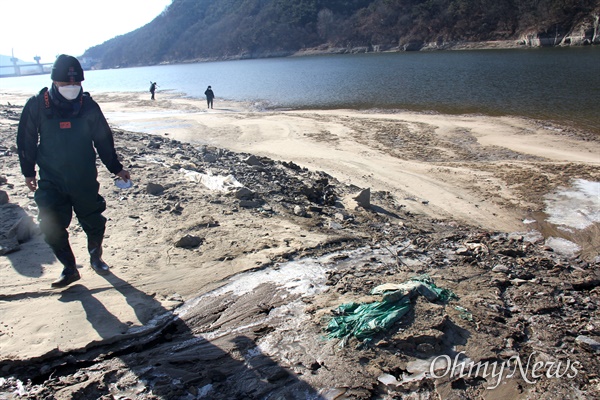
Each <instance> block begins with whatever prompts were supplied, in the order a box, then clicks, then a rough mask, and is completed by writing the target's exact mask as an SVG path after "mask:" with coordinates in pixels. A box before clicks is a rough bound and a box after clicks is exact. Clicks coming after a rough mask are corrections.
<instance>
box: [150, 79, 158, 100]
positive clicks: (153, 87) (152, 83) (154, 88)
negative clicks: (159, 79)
mask: <svg viewBox="0 0 600 400" xmlns="http://www.w3.org/2000/svg"><path fill="white" fill-rule="evenodd" d="M156 87H157V85H156V82H152V81H150V93H152V97H151V98H150V100H154V92H156Z"/></svg>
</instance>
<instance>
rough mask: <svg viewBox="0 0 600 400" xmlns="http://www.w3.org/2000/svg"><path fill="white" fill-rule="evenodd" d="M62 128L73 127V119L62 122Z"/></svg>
mask: <svg viewBox="0 0 600 400" xmlns="http://www.w3.org/2000/svg"><path fill="white" fill-rule="evenodd" d="M60 129H71V121H66V122H61V123H60Z"/></svg>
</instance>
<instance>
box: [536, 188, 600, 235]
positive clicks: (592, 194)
mask: <svg viewBox="0 0 600 400" xmlns="http://www.w3.org/2000/svg"><path fill="white" fill-rule="evenodd" d="M544 202H545V203H546V210H545V212H546V214H548V215H549V218H548V220H547V221H548V222H550V223H552V224H555V225H563V226H567V227H571V228H575V229H585V228H587V227H589V226H591V225H592V224H594V223H596V222H600V182H591V181H586V180H584V179H576V180H575V181H574V182H573V187H572V188H570V189H567V188H563V189H562V190H559V191H556V192H554V193H552V194H549V195H547V196H546V199H545V200H544Z"/></svg>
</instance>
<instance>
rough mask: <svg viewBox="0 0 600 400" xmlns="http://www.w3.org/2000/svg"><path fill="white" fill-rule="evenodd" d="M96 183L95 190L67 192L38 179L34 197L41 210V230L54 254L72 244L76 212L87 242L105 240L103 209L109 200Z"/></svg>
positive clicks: (90, 188)
mask: <svg viewBox="0 0 600 400" xmlns="http://www.w3.org/2000/svg"><path fill="white" fill-rule="evenodd" d="M93 186H94V187H95V190H94V188H93V187H88V188H87V190H85V189H83V190H77V191H75V192H71V193H65V192H64V191H61V190H60V189H59V188H58V187H57V186H56V185H54V184H53V183H51V182H48V181H44V180H41V181H40V182H39V186H38V189H37V190H36V192H35V196H34V198H35V202H36V203H37V205H38V209H39V214H38V221H39V223H40V230H41V231H42V233H43V234H44V240H45V241H46V243H48V245H49V246H50V247H51V248H52V250H53V251H54V252H55V253H56V252H57V251H61V250H63V249H65V248H67V247H68V246H69V233H68V232H67V228H68V227H69V225H70V224H71V219H72V217H73V211H74V212H75V215H76V216H77V219H78V220H79V224H80V225H81V228H82V229H83V231H84V232H85V233H86V235H87V237H88V242H89V241H93V242H96V243H102V238H103V237H104V232H105V230H106V218H105V217H104V216H103V215H102V212H103V211H104V210H106V202H105V201H104V198H102V196H100V194H98V189H99V185H98V182H95V185H93Z"/></svg>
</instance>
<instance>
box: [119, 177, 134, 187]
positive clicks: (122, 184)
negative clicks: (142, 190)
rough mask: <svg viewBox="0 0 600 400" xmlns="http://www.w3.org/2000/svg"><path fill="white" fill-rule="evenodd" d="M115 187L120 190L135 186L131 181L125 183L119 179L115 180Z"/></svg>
mask: <svg viewBox="0 0 600 400" xmlns="http://www.w3.org/2000/svg"><path fill="white" fill-rule="evenodd" d="M115 186H116V187H118V188H119V189H129V188H130V187H132V186H133V182H132V181H131V179H129V180H128V181H124V180H123V179H121V178H118V179H115Z"/></svg>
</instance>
